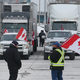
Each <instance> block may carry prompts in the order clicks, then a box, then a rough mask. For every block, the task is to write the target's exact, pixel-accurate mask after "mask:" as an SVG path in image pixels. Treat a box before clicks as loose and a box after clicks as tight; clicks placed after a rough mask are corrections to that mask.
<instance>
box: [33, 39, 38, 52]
mask: <svg viewBox="0 0 80 80" xmlns="http://www.w3.org/2000/svg"><path fill="white" fill-rule="evenodd" d="M37 44H38V40H37V39H36V40H34V46H33V51H34V52H36V51H37Z"/></svg>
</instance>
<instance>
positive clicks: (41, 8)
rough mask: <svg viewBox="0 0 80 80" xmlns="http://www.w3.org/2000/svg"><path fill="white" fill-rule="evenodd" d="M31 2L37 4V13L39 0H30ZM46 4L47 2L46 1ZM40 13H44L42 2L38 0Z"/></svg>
mask: <svg viewBox="0 0 80 80" xmlns="http://www.w3.org/2000/svg"><path fill="white" fill-rule="evenodd" d="M31 2H34V3H36V4H37V10H38V11H39V0H31ZM46 2H48V0H46ZM40 11H41V12H43V11H44V0H40Z"/></svg>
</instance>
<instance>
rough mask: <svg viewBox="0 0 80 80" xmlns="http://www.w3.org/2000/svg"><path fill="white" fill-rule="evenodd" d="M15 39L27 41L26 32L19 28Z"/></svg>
mask: <svg viewBox="0 0 80 80" xmlns="http://www.w3.org/2000/svg"><path fill="white" fill-rule="evenodd" d="M16 39H19V40H25V41H27V32H26V30H25V29H24V28H22V27H21V29H20V30H19V32H18V34H17V36H16Z"/></svg>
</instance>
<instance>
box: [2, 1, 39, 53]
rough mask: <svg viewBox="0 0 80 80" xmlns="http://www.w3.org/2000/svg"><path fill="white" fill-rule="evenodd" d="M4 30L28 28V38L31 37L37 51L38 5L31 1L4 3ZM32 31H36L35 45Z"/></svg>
mask: <svg viewBox="0 0 80 80" xmlns="http://www.w3.org/2000/svg"><path fill="white" fill-rule="evenodd" d="M1 20H2V31H4V29H7V30H8V32H18V31H19V29H20V28H21V27H23V28H24V29H26V31H27V37H28V39H31V42H30V43H31V46H32V47H33V52H35V51H37V44H38V41H37V5H36V4H35V3H33V2H31V3H27V2H24V3H3V13H2V15H1ZM32 31H34V36H35V37H34V45H32Z"/></svg>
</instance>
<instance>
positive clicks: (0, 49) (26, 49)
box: [0, 33, 33, 59]
mask: <svg viewBox="0 0 80 80" xmlns="http://www.w3.org/2000/svg"><path fill="white" fill-rule="evenodd" d="M16 35H17V33H4V34H3V35H2V37H1V41H0V58H2V57H3V53H4V51H5V50H6V49H7V48H8V47H9V45H10V43H11V42H12V41H13V40H17V39H15V37H16ZM17 41H18V43H19V46H18V51H19V53H20V55H21V57H24V58H25V59H29V56H30V53H31V52H32V51H33V50H32V48H31V46H30V45H29V43H28V42H27V41H21V40H17Z"/></svg>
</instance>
